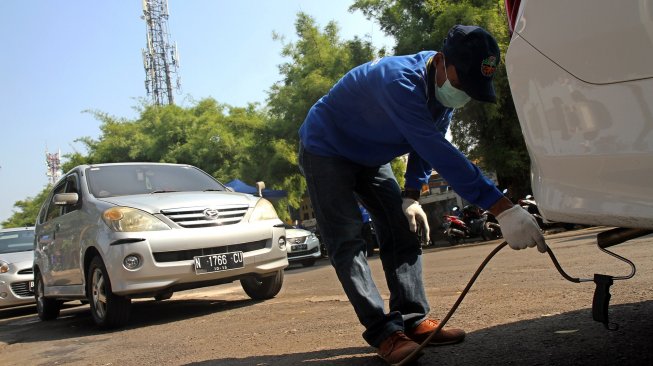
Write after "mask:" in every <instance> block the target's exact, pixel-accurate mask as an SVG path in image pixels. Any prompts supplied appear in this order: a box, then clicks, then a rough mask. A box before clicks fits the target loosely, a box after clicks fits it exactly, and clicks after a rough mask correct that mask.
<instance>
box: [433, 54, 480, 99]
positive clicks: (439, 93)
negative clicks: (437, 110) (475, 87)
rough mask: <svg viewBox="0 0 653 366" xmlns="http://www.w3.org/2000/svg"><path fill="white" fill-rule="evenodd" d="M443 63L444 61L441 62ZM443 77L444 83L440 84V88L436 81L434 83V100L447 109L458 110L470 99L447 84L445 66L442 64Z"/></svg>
mask: <svg viewBox="0 0 653 366" xmlns="http://www.w3.org/2000/svg"><path fill="white" fill-rule="evenodd" d="M442 62H443V63H444V60H443V61H442ZM444 71H445V72H444V77H445V79H446V80H445V82H444V84H442V86H438V83H437V79H436V83H435V86H436V88H435V98H436V99H437V100H438V102H440V103H441V104H442V105H443V106H445V107H448V108H460V107H462V106H464V105H465V104H467V102H469V101H470V100H471V99H472V98H471V97H470V96H469V95H467V93H465V92H464V91H462V90H460V89H457V88H455V87H454V86H453V85H451V82H449V78H447V64H446V63H444Z"/></svg>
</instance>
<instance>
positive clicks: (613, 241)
mask: <svg viewBox="0 0 653 366" xmlns="http://www.w3.org/2000/svg"><path fill="white" fill-rule="evenodd" d="M652 233H653V230H651V229H629V228H623V227H618V228H615V229H611V230H608V231H604V232H601V233H599V234H598V235H597V236H596V243H597V244H598V246H599V248H601V249H605V248H607V247H611V246H613V245H617V244H621V243H623V242H625V241H628V240H633V239H637V238H639V237H642V236H645V235H648V234H652Z"/></svg>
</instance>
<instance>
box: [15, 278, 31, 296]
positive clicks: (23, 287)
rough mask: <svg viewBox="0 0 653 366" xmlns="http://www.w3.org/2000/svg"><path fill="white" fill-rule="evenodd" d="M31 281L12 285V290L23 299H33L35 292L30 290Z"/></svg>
mask: <svg viewBox="0 0 653 366" xmlns="http://www.w3.org/2000/svg"><path fill="white" fill-rule="evenodd" d="M28 284H29V281H25V282H15V283H12V284H11V290H12V291H13V292H14V293H15V294H16V295H17V296H22V297H32V296H34V292H33V291H30V290H29V286H28Z"/></svg>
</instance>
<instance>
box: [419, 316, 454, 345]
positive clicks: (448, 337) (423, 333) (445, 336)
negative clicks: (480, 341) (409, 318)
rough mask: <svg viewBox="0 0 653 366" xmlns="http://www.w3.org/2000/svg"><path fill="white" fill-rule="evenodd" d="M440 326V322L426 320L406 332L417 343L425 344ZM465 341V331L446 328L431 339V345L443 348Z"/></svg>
mask: <svg viewBox="0 0 653 366" xmlns="http://www.w3.org/2000/svg"><path fill="white" fill-rule="evenodd" d="M439 324H440V322H439V321H437V320H433V319H426V320H424V321H423V322H421V323H419V324H418V325H417V326H416V327H415V328H413V329H411V330H409V331H406V335H407V336H408V337H409V338H410V339H412V340H413V341H415V342H417V343H420V344H421V343H423V342H424V341H425V340H426V338H427V337H428V336H429V334H431V333H433V332H434V331H435V329H436V328H437V327H438V325H439ZM463 339H465V331H464V330H462V329H457V328H447V327H444V328H442V329H440V331H439V332H438V334H436V335H435V336H433V338H431V341H430V342H429V345H436V346H443V345H446V344H454V343H459V342H462V341H463Z"/></svg>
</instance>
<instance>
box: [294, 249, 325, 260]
mask: <svg viewBox="0 0 653 366" xmlns="http://www.w3.org/2000/svg"><path fill="white" fill-rule="evenodd" d="M319 250H320V248H319V247H315V248H313V249H311V250H307V251H301V252H292V253H290V252H288V258H294V257H299V256H303V255H308V254H313V253H317V252H318V251H319Z"/></svg>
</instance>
